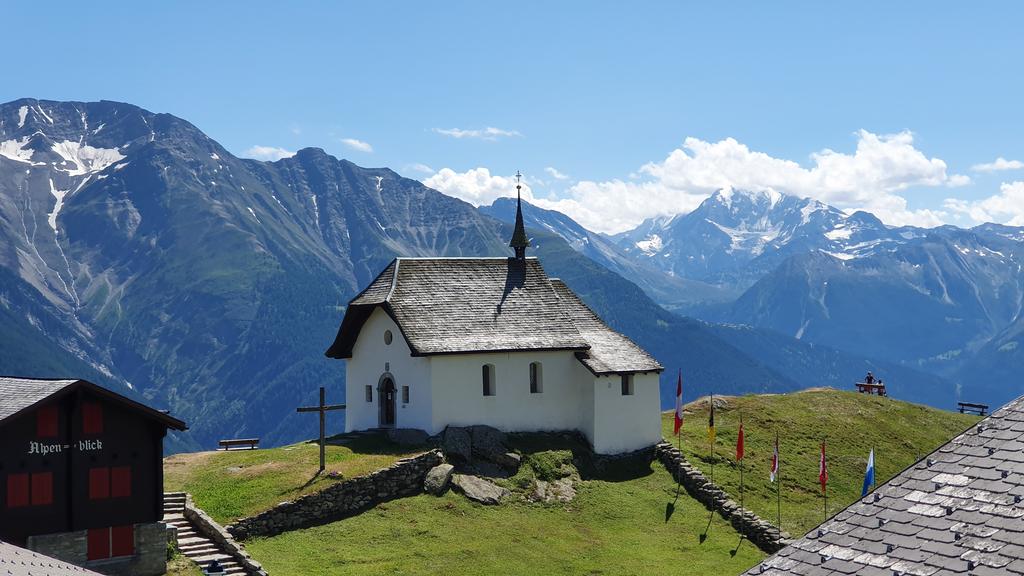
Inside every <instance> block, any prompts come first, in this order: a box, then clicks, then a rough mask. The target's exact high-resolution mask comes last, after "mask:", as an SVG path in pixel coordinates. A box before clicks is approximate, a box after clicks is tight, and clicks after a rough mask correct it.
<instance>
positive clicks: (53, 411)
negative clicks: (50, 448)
mask: <svg viewBox="0 0 1024 576" xmlns="http://www.w3.org/2000/svg"><path fill="white" fill-rule="evenodd" d="M56 435H57V407H56V406H43V407H42V408H40V409H39V410H37V411H36V436H38V437H40V438H53V437H54V436H56Z"/></svg>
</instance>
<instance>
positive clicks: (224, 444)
mask: <svg viewBox="0 0 1024 576" xmlns="http://www.w3.org/2000/svg"><path fill="white" fill-rule="evenodd" d="M217 443H218V444H220V449H223V450H231V449H232V448H242V447H244V446H248V447H249V449H250V450H255V449H257V448H259V447H260V439H259V438H232V439H230V440H220V441H218V442H217Z"/></svg>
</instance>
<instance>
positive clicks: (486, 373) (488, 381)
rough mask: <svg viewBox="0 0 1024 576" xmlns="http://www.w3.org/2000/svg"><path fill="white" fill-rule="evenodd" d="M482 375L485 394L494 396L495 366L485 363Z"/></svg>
mask: <svg viewBox="0 0 1024 576" xmlns="http://www.w3.org/2000/svg"><path fill="white" fill-rule="evenodd" d="M482 377H483V391H484V396H494V366H493V365H491V364H484V366H483V372H482Z"/></svg>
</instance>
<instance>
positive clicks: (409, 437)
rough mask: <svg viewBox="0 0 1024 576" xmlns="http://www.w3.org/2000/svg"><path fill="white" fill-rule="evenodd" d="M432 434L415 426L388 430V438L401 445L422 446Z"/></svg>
mask: <svg viewBox="0 0 1024 576" xmlns="http://www.w3.org/2000/svg"><path fill="white" fill-rule="evenodd" d="M429 438H430V435H429V434H427V433H426V432H424V431H423V430H416V429H415V428H393V429H391V430H388V440H391V441H392V442H394V443H395V444H398V445H399V446H422V445H424V444H426V443H427V440H428V439H429Z"/></svg>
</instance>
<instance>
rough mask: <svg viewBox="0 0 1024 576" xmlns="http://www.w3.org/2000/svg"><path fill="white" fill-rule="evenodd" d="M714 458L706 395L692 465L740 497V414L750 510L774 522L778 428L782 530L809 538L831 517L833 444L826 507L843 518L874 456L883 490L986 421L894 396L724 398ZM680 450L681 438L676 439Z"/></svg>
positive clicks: (832, 393)
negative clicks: (772, 469)
mask: <svg viewBox="0 0 1024 576" xmlns="http://www.w3.org/2000/svg"><path fill="white" fill-rule="evenodd" d="M718 399H721V400H724V401H725V402H726V406H725V407H723V408H717V409H716V410H715V424H716V428H717V434H716V442H715V454H716V456H715V458H714V460H712V458H711V455H710V445H709V443H708V434H707V424H708V402H707V399H706V398H703V399H701V400H698V401H696V402H693V403H691V404H688V405H687V406H686V414H685V418H684V425H683V433H682V444H683V452H684V453H685V454H686V457H687V458H688V459H689V460H690V462H691V463H692V464H693V465H694V466H696V467H697V468H699V469H700V470H701V471H702V472H704V473H705V474H707V475H710V474H711V472H712V464H714V466H713V467H714V479H715V482H716V483H717V484H719V485H721V486H722V487H723V489H724V490H725V491H726V492H728V493H729V494H731V495H732V496H733V497H734V498H735V499H736V500H737V501H738V500H739V493H740V490H739V485H740V481H739V468H738V467H737V465H736V463H735V456H736V435H737V430H738V427H739V420H740V415H742V417H743V430H744V440H745V442H744V444H745V457H744V460H743V462H744V486H745V491H744V494H745V496H744V498H745V502H744V505H745V506H746V507H747V508H749V509H751V510H753V511H754V512H756V513H757V514H758V515H759V516H761V517H762V518H765V519H767V520H771V521H773V522H774V521H775V518H776V508H777V505H776V487H775V485H774V484H772V483H770V482H769V480H768V468H769V462H770V460H771V455H772V448H773V443H774V439H775V433H776V431H777V432H778V434H779V453H780V458H779V459H780V461H781V467H780V472H781V479H782V484H781V486H782V490H781V496H782V527H783V529H784V530H786V531H788V532H790V533H791V534H793V535H794V536H796V535H803V534H804V533H805V532H807V531H808V530H810V529H812V528H814V527H816V526H817V525H818V524H820V523H821V522H822V520H824V514H825V511H824V501H823V498H822V495H821V488H820V486H819V484H818V457H819V450H820V445H821V441H822V440H823V439H824V440H825V441H826V454H827V461H828V469H829V483H828V509H829V514H830V515H831V514H835V513H836V512H838V511H839V510H841V509H842V508H844V507H846V506H848V505H849V504H851V503H853V502H854V501H855V500H856V499H858V498H860V494H861V487H862V485H863V481H864V469H865V466H866V464H867V457H868V451H869V450H871V448H874V450H875V480H876V483H877V484H881V483H883V482H885V481H886V480H888V479H889V478H892V477H893V476H895V475H896V474H897V473H898V472H900V471H902V470H903V469H904V468H906V467H908V466H910V465H911V464H913V463H914V462H916V461H917V460H919V459H921V458H922V457H924V456H925V455H927V454H928V453H930V452H931V451H932V450H934V449H936V448H938V447H939V446H941V445H942V444H945V443H946V442H947V441H949V440H950V439H952V438H953V437H954V436H956V435H957V434H959V433H960V432H962V431H963V430H965V429H966V428H968V427H969V426H971V425H972V424H974V423H975V422H977V421H978V418H977V417H975V416H970V415H964V414H959V413H956V412H947V411H943V410H936V409H934V408H930V407H927V406H922V405H919V404H911V403H908V402H902V401H899V400H894V399H891V398H880V397H878V396H868V395H864V394H857V393H856V392H844V391H838V390H831V389H821V390H807V391H803V392H796V393H791V394H778V395H770V394H763V395H749V396H740V397H734V396H728V397H716V400H718ZM663 416H664V417H663V420H662V424H663V428H662V429H663V433H664V435H665V437H666V438H673V436H672V413H671V412H669V413H666V414H664V415H663ZM672 441H673V443H675V442H676V440H675V439H674V438H673V440H672Z"/></svg>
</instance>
